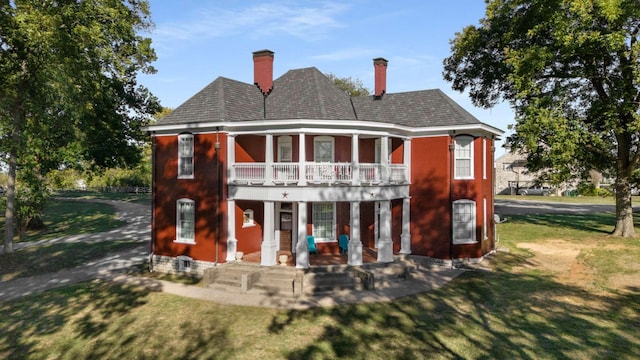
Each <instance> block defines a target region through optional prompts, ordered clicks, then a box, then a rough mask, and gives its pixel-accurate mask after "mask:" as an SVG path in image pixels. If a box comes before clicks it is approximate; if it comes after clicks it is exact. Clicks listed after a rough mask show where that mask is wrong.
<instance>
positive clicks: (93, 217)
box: [0, 199, 125, 241]
mask: <svg viewBox="0 0 640 360" xmlns="http://www.w3.org/2000/svg"><path fill="white" fill-rule="evenodd" d="M3 200H4V199H3ZM0 205H2V209H4V208H5V207H4V201H3V202H2V204H0ZM42 220H43V222H44V225H45V227H44V228H43V229H40V230H28V231H27V236H26V238H25V239H24V241H38V240H45V239H51V238H55V237H62V236H69V235H77V234H86V233H98V232H104V231H109V230H113V229H117V228H119V227H121V226H123V225H125V222H124V221H121V220H118V219H116V216H115V209H114V208H113V206H111V205H108V204H102V203H97V202H86V201H74V200H59V199H51V200H50V201H49V203H48V205H47V207H46V208H45V209H44V212H43V214H42ZM4 224H5V219H4V212H2V213H0V234H3V235H4ZM3 239H4V237H3ZM14 241H18V236H17V234H16V236H15V238H14Z"/></svg>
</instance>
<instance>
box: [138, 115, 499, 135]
mask: <svg viewBox="0 0 640 360" xmlns="http://www.w3.org/2000/svg"><path fill="white" fill-rule="evenodd" d="M327 121H328V120H327V119H323V120H318V119H288V120H286V119H285V120H250V121H234V122H226V121H220V122H200V123H187V124H171V125H151V126H147V127H145V128H143V130H145V131H149V132H152V133H156V134H159V135H160V134H164V135H170V134H178V133H181V132H185V131H189V132H199V133H208V132H215V131H223V132H228V133H233V134H237V135H242V134H266V133H270V134H273V133H278V134H286V133H292V134H295V133H314V134H325V133H326V134H343V133H344V134H353V133H354V131H355V132H356V133H358V134H364V135H366V134H371V135H379V134H385V133H387V134H393V135H396V136H398V135H399V136H406V137H420V136H437V135H448V134H450V133H451V132H456V133H459V132H467V133H472V134H488V135H496V136H500V135H502V134H504V131H502V130H500V129H498V128H496V127H493V126H491V125H488V124H485V123H478V124H467V125H453V126H431V127H410V126H405V125H398V124H392V123H383V122H376V121H360V120H334V119H331V120H330V121H331V124H330V125H328V124H327Z"/></svg>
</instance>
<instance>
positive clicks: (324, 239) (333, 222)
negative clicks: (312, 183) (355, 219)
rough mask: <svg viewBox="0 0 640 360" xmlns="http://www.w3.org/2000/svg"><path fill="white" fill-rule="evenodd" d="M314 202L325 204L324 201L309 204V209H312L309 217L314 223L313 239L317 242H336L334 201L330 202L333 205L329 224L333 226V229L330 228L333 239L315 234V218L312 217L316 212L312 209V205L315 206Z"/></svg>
mask: <svg viewBox="0 0 640 360" xmlns="http://www.w3.org/2000/svg"><path fill="white" fill-rule="evenodd" d="M316 204H325V203H324V202H322V203H313V205H311V209H312V210H311V211H312V213H311V219H312V221H313V223H314V224H313V226H312V233H313V237H314V240H315V241H316V242H318V243H329V242H337V241H338V240H337V239H336V238H337V237H336V203H335V202H334V203H331V204H332V205H333V220H332V221H331V226H332V227H333V229H332V232H333V237H334V238H333V239H329V238H321V237H318V236H317V235H316V228H315V219H314V216H315V214H316V213H315V211H314V207H315V205H316Z"/></svg>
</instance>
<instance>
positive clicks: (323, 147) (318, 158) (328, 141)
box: [313, 136, 334, 162]
mask: <svg viewBox="0 0 640 360" xmlns="http://www.w3.org/2000/svg"><path fill="white" fill-rule="evenodd" d="M333 144H334V139H333V137H332V136H316V137H315V138H314V139H313V159H314V161H315V162H333V159H334V152H333V151H334V149H333Z"/></svg>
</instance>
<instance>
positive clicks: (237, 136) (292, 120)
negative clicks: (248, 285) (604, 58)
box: [148, 50, 502, 273]
mask: <svg viewBox="0 0 640 360" xmlns="http://www.w3.org/2000/svg"><path fill="white" fill-rule="evenodd" d="M273 60H274V54H273V52H271V51H268V50H263V51H258V52H255V53H254V54H253V61H254V78H255V84H247V83H243V82H239V81H235V80H231V79H227V78H224V77H219V78H217V79H216V80H214V81H213V82H212V83H210V84H209V85H207V86H206V87H205V88H204V89H202V90H201V91H200V92H198V93H196V94H195V95H194V96H193V97H191V98H190V99H189V100H187V101H186V102H185V103H184V104H182V105H181V106H179V107H178V108H176V109H175V110H174V111H173V112H172V113H171V114H170V115H169V116H167V117H165V118H164V119H162V120H160V121H158V122H157V123H155V124H154V125H152V126H150V127H149V129H148V130H149V131H150V133H151V134H152V139H153V164H154V170H153V177H154V178H153V217H152V246H151V247H152V248H151V251H152V254H151V255H152V257H151V258H152V266H153V268H154V269H156V270H161V271H194V272H198V273H201V272H202V271H204V269H206V268H208V267H212V266H215V265H216V264H218V263H224V262H230V261H236V254H237V253H238V252H242V253H244V254H249V253H257V252H259V253H260V263H261V264H262V265H265V266H271V265H276V263H277V258H278V254H279V253H280V252H288V253H289V254H291V255H292V256H293V258H294V259H295V264H296V267H298V268H307V267H309V252H310V250H312V251H313V250H315V249H309V242H308V241H307V237H309V236H312V238H313V240H314V243H315V245H316V247H317V251H318V252H319V253H339V252H341V249H340V243H339V239H340V238H341V235H345V236H342V238H344V239H348V243H347V244H348V245H345V246H344V248H345V249H344V250H342V251H343V252H346V254H347V255H346V256H347V257H346V259H348V260H347V262H348V263H349V264H350V265H362V262H363V255H362V254H363V249H365V248H372V249H376V253H377V261H378V262H391V261H393V259H394V255H396V254H415V255H423V256H427V257H430V258H433V259H438V260H441V261H443V262H450V261H452V259H453V260H458V259H480V258H482V257H483V256H484V255H486V254H488V253H490V252H491V251H492V250H493V249H494V246H495V240H494V224H493V222H492V221H493V201H494V199H493V181H494V179H493V174H494V172H493V164H494V160H493V159H494V142H495V139H496V137H497V136H499V135H500V134H502V131H500V130H499V129H497V128H495V127H492V126H490V125H487V124H484V123H482V122H480V121H479V120H478V119H476V118H475V117H473V116H472V115H471V114H469V113H468V112H467V111H465V110H464V109H463V108H462V107H460V106H459V105H458V104H456V103H455V102H454V101H453V100H452V99H450V98H449V97H447V96H446V95H445V94H444V93H443V92H442V91H440V90H422V91H411V92H405V93H396V94H391V93H386V75H387V74H386V72H387V60H385V59H382V58H378V59H374V71H375V93H374V95H373V96H362V97H350V96H349V95H347V94H345V93H344V92H343V91H342V90H340V89H339V88H337V87H336V86H335V85H334V83H333V82H332V81H331V80H329V79H328V78H327V77H326V76H325V75H323V74H322V73H321V72H320V71H319V70H318V69H316V68H314V67H311V68H304V69H297V70H290V71H288V72H287V73H285V74H284V75H282V76H280V77H279V78H277V79H275V80H274V79H273Z"/></svg>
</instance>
